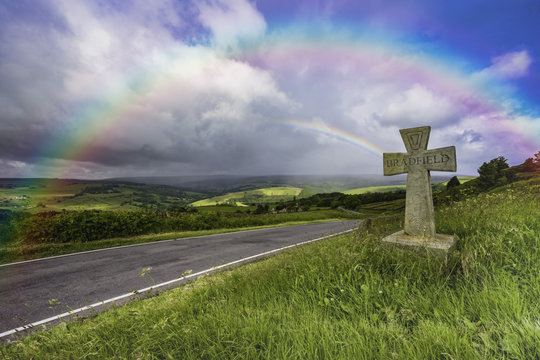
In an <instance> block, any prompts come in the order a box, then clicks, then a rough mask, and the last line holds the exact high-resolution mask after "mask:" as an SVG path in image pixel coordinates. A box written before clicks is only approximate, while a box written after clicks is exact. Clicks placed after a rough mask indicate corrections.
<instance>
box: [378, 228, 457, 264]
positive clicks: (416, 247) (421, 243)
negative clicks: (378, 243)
mask: <svg viewBox="0 0 540 360" xmlns="http://www.w3.org/2000/svg"><path fill="white" fill-rule="evenodd" d="M457 239H458V237H457V236H452V235H444V234H435V237H434V238H425V237H419V236H413V235H407V234H405V231H404V230H401V231H398V232H396V233H393V234H392V235H388V236H387V237H385V238H384V239H382V243H383V244H384V245H392V246H397V247H401V248H404V249H407V250H412V251H414V252H417V253H419V254H422V255H427V254H430V255H435V256H438V257H441V258H443V259H444V260H447V259H448V255H449V254H450V253H451V252H452V251H453V250H455V246H456V243H457Z"/></svg>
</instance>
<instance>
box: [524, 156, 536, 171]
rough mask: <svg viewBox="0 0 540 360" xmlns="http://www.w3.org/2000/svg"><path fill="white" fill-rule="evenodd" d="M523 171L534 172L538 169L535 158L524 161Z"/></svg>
mask: <svg viewBox="0 0 540 360" xmlns="http://www.w3.org/2000/svg"><path fill="white" fill-rule="evenodd" d="M523 171H525V172H533V171H536V164H535V161H534V159H533V158H528V159H527V160H525V162H524V163H523Z"/></svg>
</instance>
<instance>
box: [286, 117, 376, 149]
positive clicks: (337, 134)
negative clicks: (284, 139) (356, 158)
mask: <svg viewBox="0 0 540 360" xmlns="http://www.w3.org/2000/svg"><path fill="white" fill-rule="evenodd" d="M276 124H278V125H286V126H292V127H294V128H297V129H305V130H308V131H311V132H315V133H318V134H323V135H326V136H329V137H332V138H335V139H338V140H340V141H343V142H345V143H348V144H351V145H354V146H357V147H359V148H361V149H363V150H365V151H367V152H369V153H371V154H373V155H375V156H377V157H379V158H382V153H383V151H382V149H381V148H379V147H378V146H375V145H373V144H371V143H370V142H369V141H367V140H365V139H362V138H361V137H359V136H356V135H353V134H351V133H348V132H345V131H343V130H341V129H337V128H335V127H332V126H328V125H323V124H317V123H312V122H308V121H301V120H283V121H278V122H276Z"/></svg>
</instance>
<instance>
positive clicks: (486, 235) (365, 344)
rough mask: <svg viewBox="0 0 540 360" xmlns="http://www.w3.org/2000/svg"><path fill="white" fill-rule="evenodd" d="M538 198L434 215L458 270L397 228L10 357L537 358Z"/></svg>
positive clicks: (47, 336)
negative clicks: (392, 239) (394, 237)
mask: <svg viewBox="0 0 540 360" xmlns="http://www.w3.org/2000/svg"><path fill="white" fill-rule="evenodd" d="M539 205H540V188H539V187H538V186H536V187H531V188H523V189H507V191H505V192H500V193H497V194H487V195H481V196H479V197H477V198H474V199H471V200H467V201H464V202H460V203H455V204H451V205H449V206H447V207H444V208H442V209H439V210H438V211H437V214H436V215H437V226H438V231H439V232H442V233H455V234H457V235H458V236H459V237H460V243H459V251H458V252H457V253H455V254H454V256H452V257H451V258H450V259H449V261H448V263H446V264H445V263H442V262H440V261H439V260H437V259H434V258H423V257H421V256H419V255H415V254H412V253H409V252H406V251H404V250H397V249H390V248H386V247H382V246H381V244H380V239H381V237H382V236H383V235H384V234H385V233H388V232H389V231H392V230H393V229H394V228H395V227H396V225H397V223H395V224H392V223H389V224H388V223H386V224H384V225H380V226H378V227H374V228H372V229H371V230H369V231H368V232H365V231H363V232H361V233H360V232H358V233H357V234H354V235H350V236H341V237H338V238H332V239H329V240H325V241H322V242H319V243H316V244H313V245H310V246H306V247H303V248H299V249H295V250H291V251H287V252H285V253H282V254H280V255H278V256H275V257H273V258H271V259H269V260H265V261H261V262H258V263H253V264H250V265H248V266H245V267H242V268H239V269H236V270H233V271H228V272H224V273H221V274H219V275H216V276H210V277H205V278H201V279H199V280H197V281H196V282H195V283H192V284H191V285H189V286H186V287H183V288H178V289H175V290H173V291H170V292H167V293H165V294H162V295H160V296H158V297H155V298H152V299H147V300H139V301H136V302H134V303H132V304H129V305H127V306H124V307H121V308H117V309H114V310H112V311H109V312H107V313H103V314H101V315H99V316H97V317H95V318H93V319H89V320H86V321H84V322H72V323H64V324H61V325H60V326H57V327H55V328H53V329H52V330H50V331H47V332H41V333H36V334H33V335H31V336H29V337H28V338H26V339H24V340H22V341H20V342H16V343H14V344H11V345H9V346H6V347H3V348H0V356H2V357H4V358H6V359H17V358H35V359H38V358H39V359H41V358H96V359H103V358H121V359H123V358H133V359H256V358H265V359H538V358H540V308H539V306H538V299H539V298H540V283H539V279H540V276H539V275H540V235H539V234H540V206H539Z"/></svg>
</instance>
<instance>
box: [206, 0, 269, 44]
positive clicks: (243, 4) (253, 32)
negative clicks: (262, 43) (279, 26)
mask: <svg viewBox="0 0 540 360" xmlns="http://www.w3.org/2000/svg"><path fill="white" fill-rule="evenodd" d="M199 11H200V14H199V19H200V20H201V23H202V24H203V25H204V26H206V27H207V28H209V29H210V30H211V31H212V34H213V36H214V39H215V42H216V43H217V44H218V45H220V46H229V45H235V44H236V43H237V42H238V41H239V40H242V39H247V40H249V39H254V38H257V37H259V36H261V35H262V34H264V32H265V31H266V22H265V20H264V17H263V16H262V15H261V13H259V12H258V11H257V8H256V7H255V5H254V4H253V3H251V2H248V1H244V0H227V1H223V0H208V1H206V2H201V3H200V4H199Z"/></svg>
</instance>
